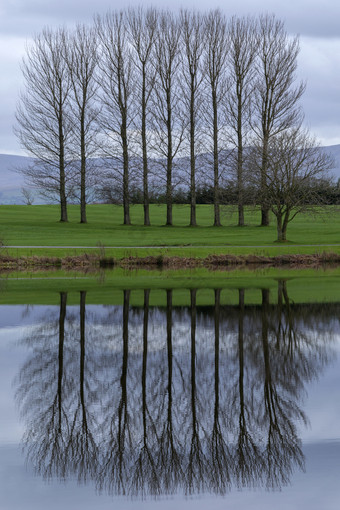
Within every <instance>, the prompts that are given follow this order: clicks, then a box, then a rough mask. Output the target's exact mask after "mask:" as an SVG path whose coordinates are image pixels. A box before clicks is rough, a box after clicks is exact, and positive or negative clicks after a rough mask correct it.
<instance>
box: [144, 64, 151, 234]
mask: <svg viewBox="0 0 340 510" xmlns="http://www.w3.org/2000/svg"><path fill="white" fill-rule="evenodd" d="M142 151H143V202H144V225H145V226H146V227H148V226H150V213H149V187H148V153H147V144H146V73H145V64H143V84H142Z"/></svg>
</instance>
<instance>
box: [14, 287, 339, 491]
mask: <svg viewBox="0 0 340 510" xmlns="http://www.w3.org/2000/svg"><path fill="white" fill-rule="evenodd" d="M245 296H246V290H245V289H243V288H241V289H239V290H238V306H236V307H235V306H234V307H233V306H228V307H227V306H224V305H222V304H221V290H219V289H215V290H214V306H213V307H212V308H201V307H198V306H197V290H196V289H193V290H191V291H190V308H189V309H185V308H180V309H179V308H176V307H174V305H173V291H172V290H167V291H166V297H167V305H166V310H163V309H162V308H151V307H150V290H148V289H146V290H145V291H144V305H143V307H142V308H141V309H135V308H132V307H131V305H130V291H129V290H125V291H124V292H123V307H122V310H121V309H120V308H118V307H115V308H109V309H107V310H106V314H107V316H106V318H105V317H104V319H103V320H102V319H101V320H102V325H101V326H100V330H99V329H98V327H99V324H100V323H98V324H97V322H98V319H97V318H96V316H95V314H94V315H92V316H91V315H89V314H88V313H87V311H86V292H80V293H79V302H80V307H79V318H78V312H77V313H76V312H75V311H74V309H73V308H72V309H70V310H69V309H68V311H67V310H66V308H67V295H66V293H64V292H61V293H60V306H59V311H58V313H57V315H56V314H55V311H54V312H53V313H54V315H53V313H52V314H51V313H49V316H48V317H46V321H45V322H43V323H42V324H40V325H38V326H36V327H34V328H31V329H30V330H29V332H28V334H27V336H26V337H25V338H24V339H23V342H24V343H25V344H27V345H29V346H30V348H31V349H32V352H31V354H30V357H29V359H28V360H27V362H26V363H25V364H24V366H23V367H22V369H21V371H20V374H19V376H18V378H17V393H16V394H17V399H18V401H19V403H20V408H21V412H22V415H23V417H24V419H25V422H26V434H25V438H24V440H25V445H26V450H27V455H28V460H29V461H30V462H32V463H33V464H34V466H35V467H36V469H37V472H38V473H39V474H42V475H43V476H45V477H51V476H58V477H59V478H66V477H67V476H68V475H73V476H76V477H77V479H78V480H79V481H81V482H85V481H86V480H88V479H89V480H92V481H93V482H94V483H95V484H96V486H97V488H98V489H99V490H105V491H107V492H109V493H114V494H128V495H135V496H146V495H150V494H151V495H156V496H157V495H161V494H172V493H175V492H177V491H179V490H182V491H184V492H186V493H187V494H194V493H199V492H208V491H210V492H213V493H216V494H224V493H226V492H227V491H229V490H230V488H231V487H232V486H233V485H235V486H237V487H239V488H242V487H257V486H265V487H267V488H270V489H276V488H280V487H281V486H282V485H283V484H286V483H288V481H289V478H290V476H291V474H292V472H293V470H294V469H295V468H296V467H297V468H303V466H304V458H303V453H302V449H301V439H300V437H299V430H298V424H299V423H306V422H307V417H306V416H305V414H304V412H303V410H302V408H301V398H302V397H303V396H304V394H305V392H306V384H307V383H308V382H310V381H311V380H313V379H315V378H317V377H318V376H319V375H320V374H321V372H322V369H323V367H324V366H325V364H326V363H327V362H328V360H329V357H330V340H331V337H332V331H331V329H330V328H331V326H329V324H332V323H331V322H330V321H329V320H328V318H327V319H325V317H324V314H325V308H323V307H322V305H320V306H317V305H313V319H312V320H313V321H314V322H313V324H311V322H310V321H311V319H309V318H308V316H307V313H306V311H304V310H306V308H303V309H302V308H301V307H296V306H294V305H293V304H292V303H291V301H290V299H289V295H288V290H287V282H286V281H279V282H278V300H277V301H278V304H277V305H275V306H274V305H271V304H270V293H269V290H268V289H263V290H262V291H261V296H262V305H261V307H254V306H246V304H245V303H246V299H245ZM120 310H121V311H120ZM66 312H67V313H66ZM316 318H317V322H318V323H319V327H320V328H321V329H322V324H323V323H325V321H326V322H327V324H328V326H327V327H328V336H327V334H325V330H326V327H324V328H323V333H322V335H321V336H320V335H318V334H317V332H316V330H315V321H316ZM335 324H336V323H335V322H334V325H335ZM98 331H100V333H99V335H98Z"/></svg>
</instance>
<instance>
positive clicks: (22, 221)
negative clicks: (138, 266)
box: [0, 205, 340, 258]
mask: <svg viewBox="0 0 340 510" xmlns="http://www.w3.org/2000/svg"><path fill="white" fill-rule="evenodd" d="M150 212H151V222H152V225H153V226H151V227H144V226H143V225H142V221H143V214H142V206H140V205H135V206H132V207H131V218H132V223H133V225H131V226H123V225H122V208H121V207H120V206H114V205H89V206H88V208H87V214H88V223H87V224H80V223H79V207H78V206H70V207H69V222H68V223H67V224H62V223H59V222H58V218H59V208H58V206H54V205H48V206H46V205H33V206H24V205H23V206H17V205H2V206H0V240H1V241H2V243H3V244H4V245H7V246H26V245H28V246H34V247H35V246H42V247H43V248H15V249H13V248H12V249H9V250H8V252H9V254H11V255H34V254H39V255H47V256H52V255H58V256H64V255H66V254H76V253H82V252H84V251H89V249H88V248H82V249H75V248H66V247H69V246H71V247H74V246H81V247H82V246H84V247H93V248H95V247H98V246H104V247H105V254H106V255H107V256H115V257H117V258H120V257H123V256H127V255H140V256H146V255H150V254H153V255H157V254H158V253H160V252H162V253H164V252H166V254H167V255H181V256H183V255H184V256H194V255H195V256H202V257H203V256H206V255H208V254H209V253H235V254H248V253H257V254H261V255H275V254H282V253H313V252H321V251H326V250H331V251H334V252H337V253H338V252H340V211H337V210H335V209H333V208H329V209H328V210H326V211H323V212H322V213H321V214H318V215H315V216H313V217H311V216H305V215H299V216H297V217H296V219H295V220H294V221H293V222H292V223H291V224H290V225H289V228H288V236H287V237H288V239H289V241H288V242H287V243H284V244H278V243H276V242H275V240H276V227H275V221H274V218H272V221H271V226H270V227H266V228H261V227H259V226H258V225H259V217H260V215H259V211H255V210H253V209H248V210H247V211H246V222H247V226H245V227H237V226H235V225H236V222H237V216H236V212H235V209H233V208H231V207H223V208H222V214H221V216H222V223H223V227H220V228H218V227H213V226H211V224H212V221H213V209H212V206H210V205H200V206H198V208H197V220H198V224H199V226H198V227H194V228H193V227H189V226H188V223H189V212H190V210H189V206H188V205H176V206H174V211H173V218H174V226H173V227H165V226H164V219H165V206H164V205H152V206H151V211H150ZM334 244H335V245H337V246H331V245H334ZM301 245H303V246H301ZM308 245H320V246H308ZM53 246H62V247H65V248H61V249H55V248H51V247H53ZM108 247H115V248H114V249H110V248H108ZM98 249H99V248H98Z"/></svg>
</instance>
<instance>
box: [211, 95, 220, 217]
mask: <svg viewBox="0 0 340 510" xmlns="http://www.w3.org/2000/svg"><path fill="white" fill-rule="evenodd" d="M212 103H213V117H214V118H213V139H214V141H213V143H214V149H213V151H214V226H215V227H220V226H221V220H220V203H219V186H218V184H219V176H218V124H217V120H218V119H217V98H216V92H215V91H213V93H212Z"/></svg>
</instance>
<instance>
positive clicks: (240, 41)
mask: <svg viewBox="0 0 340 510" xmlns="http://www.w3.org/2000/svg"><path fill="white" fill-rule="evenodd" d="M255 30H256V26H255V23H254V20H253V19H252V18H237V17H233V18H232V19H231V20H230V22H229V25H228V41H229V53H228V61H227V64H228V71H229V73H228V75H229V84H230V87H229V90H228V94H227V96H226V110H227V117H228V122H229V125H230V128H231V140H230V141H231V144H232V146H233V147H235V149H236V150H235V153H233V154H232V160H233V166H235V168H236V183H237V201H238V225H239V226H240V227H243V226H244V199H245V197H244V166H245V165H244V163H245V158H246V154H245V144H246V142H247V140H249V138H248V137H247V135H249V132H250V120H251V119H250V115H251V106H252V104H251V103H252V97H253V90H254V75H255V68H254V64H255V57H256V49H257V48H256V42H257V38H256V32H255Z"/></svg>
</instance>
